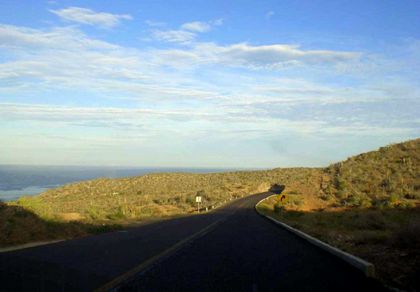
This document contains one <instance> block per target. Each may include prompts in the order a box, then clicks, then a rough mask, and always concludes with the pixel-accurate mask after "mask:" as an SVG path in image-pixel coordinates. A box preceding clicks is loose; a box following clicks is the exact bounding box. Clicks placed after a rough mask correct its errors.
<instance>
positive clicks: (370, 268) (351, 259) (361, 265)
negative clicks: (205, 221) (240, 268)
mask: <svg viewBox="0 0 420 292" xmlns="http://www.w3.org/2000/svg"><path fill="white" fill-rule="evenodd" d="M273 196H276V195H272V196H268V197H266V198H264V199H262V200H261V201H259V202H258V203H257V204H256V205H255V210H256V211H257V212H258V214H260V215H261V216H264V217H266V218H267V219H269V220H271V221H273V222H274V223H276V224H278V225H280V226H282V227H283V228H285V229H287V230H288V231H290V232H292V233H294V234H296V235H297V236H299V237H301V238H303V239H305V240H307V241H309V242H310V243H312V244H313V245H315V246H317V247H319V248H321V249H323V250H325V251H327V252H329V253H331V254H333V255H335V256H336V257H338V258H340V259H342V260H344V261H345V262H347V263H348V264H350V265H352V266H353V267H355V268H357V269H359V270H361V271H362V272H363V273H364V274H365V276H367V277H370V278H374V277H375V266H374V265H373V264H372V263H370V262H367V261H365V260H363V259H361V258H359V257H357V256H354V255H352V254H349V253H348V252H345V251H343V250H341V249H338V248H336V247H334V246H331V245H329V244H328V243H325V242H323V241H321V240H319V239H317V238H315V237H313V236H310V235H309V234H306V233H304V232H302V231H300V230H298V229H296V228H293V227H291V226H289V225H287V224H285V223H283V222H280V221H278V220H276V219H274V218H272V217H270V216H268V215H264V214H262V213H261V212H260V211H258V208H257V206H258V205H259V204H260V203H262V202H263V201H265V200H267V199H269V198H271V197H273Z"/></svg>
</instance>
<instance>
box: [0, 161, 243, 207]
mask: <svg viewBox="0 0 420 292" xmlns="http://www.w3.org/2000/svg"><path fill="white" fill-rule="evenodd" d="M231 170H235V169H220V168H169V167H155V168H140V167H139V168H135V167H132V168H129V167H97V166H25V165H0V200H1V201H14V200H17V199H18V198H19V197H21V196H34V195H37V194H39V193H41V192H43V191H46V190H47V189H50V188H55V187H58V186H61V185H64V184H68V183H72V182H77V181H81V180H89V179H94V178H99V177H106V178H118V177H129V176H139V175H144V174H147V173H157V172H193V173H208V172H223V171H231Z"/></svg>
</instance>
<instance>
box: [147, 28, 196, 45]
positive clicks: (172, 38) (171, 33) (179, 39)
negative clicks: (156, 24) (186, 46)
mask: <svg viewBox="0 0 420 292" xmlns="http://www.w3.org/2000/svg"><path fill="white" fill-rule="evenodd" d="M152 36H153V38H154V39H156V40H159V41H165V42H171V43H189V42H191V41H193V40H194V39H195V37H196V34H195V33H193V32H190V31H185V30H155V31H153V32H152Z"/></svg>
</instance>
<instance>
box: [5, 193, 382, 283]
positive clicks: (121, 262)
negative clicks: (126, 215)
mask: <svg viewBox="0 0 420 292" xmlns="http://www.w3.org/2000/svg"><path fill="white" fill-rule="evenodd" d="M267 195H268V194H267V193H266V194H258V195H253V196H250V197H247V198H243V199H240V200H237V201H234V202H232V203H230V204H228V205H226V206H225V207H222V208H219V209H217V210H215V211H213V212H210V213H208V214H203V215H199V216H189V217H182V218H177V219H171V220H165V221H161V222H154V223H150V224H145V225H142V226H139V227H136V228H132V229H128V230H126V231H122V232H121V231H120V232H112V233H107V234H101V235H97V236H91V237H86V238H81V239H75V240H70V241H65V242H60V243H56V244H52V245H47V246H40V247H35V248H30V249H25V250H20V251H14V252H8V253H2V254H0V291H92V290H94V289H97V288H99V287H103V286H104V285H105V284H106V283H109V282H110V281H112V280H113V279H115V278H117V277H118V276H120V275H124V274H126V273H127V271H129V270H131V269H133V268H134V267H137V266H139V265H140V264H141V263H144V262H146V261H147V260H148V259H150V258H152V257H154V256H157V255H159V254H162V252H164V251H165V250H167V249H168V248H170V247H171V246H174V245H175V244H176V243H178V242H180V241H182V240H183V239H185V238H187V237H189V236H191V235H193V234H196V233H197V232H199V231H200V230H203V229H204V228H206V227H208V226H209V225H210V224H212V223H214V222H216V221H217V222H219V223H217V224H216V225H213V227H212V228H211V229H209V230H208V232H207V233H206V234H203V235H201V236H200V237H198V238H196V239H194V240H193V241H191V242H189V243H187V244H185V245H183V246H182V247H181V248H180V249H179V250H177V251H176V252H173V253H172V254H170V255H169V256H166V257H165V258H163V259H161V260H160V261H158V262H156V263H155V264H154V265H151V266H148V268H147V269H144V270H143V271H142V272H140V273H138V274H136V275H134V276H131V277H130V278H128V279H126V280H125V281H123V282H121V283H120V284H119V285H118V286H117V289H118V290H120V291H227V290H230V291H365V290H366V289H369V290H370V291H377V290H380V289H381V286H380V285H379V284H378V283H377V282H376V281H373V280H370V279H367V278H365V277H364V275H363V274H362V273H361V272H360V271H358V270H356V269H354V268H352V267H351V266H349V265H348V264H346V263H344V262H342V261H341V260H339V259H337V258H335V257H333V256H331V255H329V254H328V253H326V252H324V251H322V250H320V249H318V248H317V247H315V246H312V245H311V244H309V243H307V242H306V241H304V240H302V239H300V238H298V237H296V236H294V235H292V234H290V233H288V232H287V231H285V230H283V229H281V228H279V227H278V226H276V225H274V224H273V223H271V222H269V221H268V220H267V219H265V218H263V217H261V216H260V215H258V214H257V213H256V212H255V210H254V206H255V204H256V203H257V202H258V201H259V200H261V199H262V198H264V197H266V196H267Z"/></svg>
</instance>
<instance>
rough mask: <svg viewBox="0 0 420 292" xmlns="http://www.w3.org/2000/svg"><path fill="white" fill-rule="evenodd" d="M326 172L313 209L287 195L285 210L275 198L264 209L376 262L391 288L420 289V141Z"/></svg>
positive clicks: (359, 157) (360, 157)
mask: <svg viewBox="0 0 420 292" xmlns="http://www.w3.org/2000/svg"><path fill="white" fill-rule="evenodd" d="M322 172H323V176H322V182H321V184H320V189H319V190H318V194H319V195H318V197H317V200H318V204H314V205H312V208H310V209H308V208H306V209H305V208H302V207H301V205H303V204H296V202H300V201H301V200H302V199H303V200H307V199H308V198H306V197H305V196H303V197H301V198H298V197H296V196H295V195H294V194H293V192H288V194H289V200H288V202H287V203H286V204H282V203H280V202H279V201H278V199H277V198H275V197H273V198H271V199H270V200H268V201H266V202H265V203H264V204H261V205H260V206H259V209H260V210H261V211H262V212H265V213H266V214H268V215H270V216H273V217H276V218H278V219H279V220H281V221H283V222H286V223H287V224H289V225H292V226H294V227H296V228H298V229H301V230H303V231H305V232H307V233H309V234H311V235H313V236H315V237H318V238H320V239H322V240H324V241H326V242H328V243H330V244H332V245H334V246H337V247H339V248H341V249H343V250H346V251H348V252H350V253H352V254H355V255H358V256H359V257H362V258H364V259H367V260H368V261H371V262H373V263H374V264H375V266H376V269H377V276H378V277H379V278H380V279H381V280H383V281H384V282H385V283H386V284H388V285H390V286H393V287H398V288H402V289H405V290H408V291H417V290H418V289H420V283H419V280H418V277H417V275H418V274H419V272H420V271H419V268H418V267H420V248H419V247H420V139H416V140H411V141H407V142H404V143H399V144H394V145H389V146H386V147H382V148H380V149H379V150H377V151H371V152H368V153H363V154H360V155H357V156H354V157H350V158H349V159H347V160H345V161H343V162H340V163H336V164H333V165H331V166H329V167H327V168H325V169H323V170H322ZM287 189H288V185H287V184H286V191H287ZM310 198H312V200H313V199H314V197H313V196H312V197H310ZM321 201H322V202H324V203H325V205H324V206H323V207H322V208H319V207H318V206H319V205H320V202H321ZM307 205H308V204H307ZM308 211H309V212H308Z"/></svg>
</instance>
